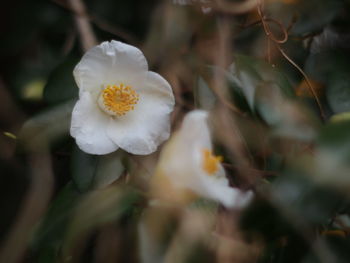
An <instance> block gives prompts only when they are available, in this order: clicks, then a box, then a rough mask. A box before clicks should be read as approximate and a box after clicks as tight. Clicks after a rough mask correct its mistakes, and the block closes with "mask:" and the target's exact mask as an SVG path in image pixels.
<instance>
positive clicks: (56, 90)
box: [44, 57, 79, 104]
mask: <svg viewBox="0 0 350 263" xmlns="http://www.w3.org/2000/svg"><path fill="white" fill-rule="evenodd" d="M78 61H79V60H78V59H77V58H72V57H68V58H67V59H66V60H65V61H64V62H63V63H61V64H60V65H59V66H57V67H56V68H55V69H54V70H53V71H52V73H51V75H50V76H49V78H48V80H47V83H46V86H45V89H44V99H45V101H46V102H47V103H49V104H57V103H61V102H64V101H67V100H71V99H76V98H77V97H78V87H77V85H76V84H75V81H74V78H73V69H74V67H75V66H76V64H77V63H78Z"/></svg>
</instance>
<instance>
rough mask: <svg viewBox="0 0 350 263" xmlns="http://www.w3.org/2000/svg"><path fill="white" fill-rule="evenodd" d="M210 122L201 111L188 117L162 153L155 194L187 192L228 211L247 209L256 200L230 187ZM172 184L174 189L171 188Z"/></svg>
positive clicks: (191, 113) (193, 112) (206, 114)
mask: <svg viewBox="0 0 350 263" xmlns="http://www.w3.org/2000/svg"><path fill="white" fill-rule="evenodd" d="M207 118H208V113H207V112H205V111H201V110H195V111H192V112H190V113H188V114H187V115H186V116H185V118H184V120H183V123H182V126H181V128H180V130H179V131H177V132H176V133H174V135H173V136H172V138H171V139H170V140H169V142H168V143H167V144H166V145H165V146H164V148H163V150H162V152H161V156H160V160H159V164H158V167H157V170H156V176H155V177H154V178H153V184H154V185H155V191H156V192H157V191H158V192H159V193H160V194H161V195H162V193H163V196H165V195H166V196H169V195H173V194H176V192H177V190H179V191H181V189H187V190H190V191H191V192H193V193H195V194H197V195H199V196H202V197H206V198H208V199H212V200H215V201H218V202H221V203H222V204H223V205H225V206H227V207H236V208H238V207H242V206H245V205H246V204H247V203H248V202H249V201H250V199H251V198H252V192H251V191H249V192H246V193H244V192H242V191H240V190H239V189H237V188H232V187H230V186H229V183H228V180H227V178H226V175H225V170H224V169H223V167H222V164H221V161H222V157H219V156H215V155H213V152H212V143H211V139H210V131H209V128H208V124H207ZM157 180H159V182H160V185H159V187H157ZM169 183H170V184H171V186H172V187H171V188H172V189H170V188H169V186H167V184H169ZM157 188H158V189H157ZM176 189H177V190H176ZM187 196H188V195H187ZM187 196H186V195H185V199H188V198H187ZM175 199H183V197H179V196H178V197H175Z"/></svg>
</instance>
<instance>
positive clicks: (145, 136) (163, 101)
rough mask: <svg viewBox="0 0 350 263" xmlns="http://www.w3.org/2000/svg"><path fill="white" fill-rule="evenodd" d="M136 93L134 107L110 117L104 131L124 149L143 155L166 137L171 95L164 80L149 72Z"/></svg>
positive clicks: (171, 105) (172, 100)
mask: <svg viewBox="0 0 350 263" xmlns="http://www.w3.org/2000/svg"><path fill="white" fill-rule="evenodd" d="M139 95H140V100H139V102H138V104H136V106H135V110H133V111H130V112H128V113H126V115H125V116H122V117H117V118H115V119H114V120H111V121H110V123H109V127H108V129H107V134H108V136H110V138H111V139H112V140H113V141H114V142H115V143H116V144H117V145H118V146H119V147H120V148H122V149H124V150H125V151H127V152H130V153H133V154H140V155H145V154H150V153H152V152H154V151H155V150H156V149H157V147H158V145H159V144H161V143H162V142H163V141H165V140H167V139H168V138H169V134H170V118H169V114H170V112H171V111H172V110H173V107H174V95H173V93H172V90H171V87H170V85H169V84H168V82H167V81H166V80H164V79H163V78H162V77H161V76H160V75H158V74H156V73H153V72H149V73H148V78H147V82H146V83H145V87H144V89H143V90H142V91H140V92H139Z"/></svg>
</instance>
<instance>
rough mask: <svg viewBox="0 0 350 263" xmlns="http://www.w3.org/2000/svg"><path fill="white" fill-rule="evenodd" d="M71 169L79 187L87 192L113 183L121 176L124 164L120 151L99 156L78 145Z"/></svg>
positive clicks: (74, 152)
mask: <svg viewBox="0 0 350 263" xmlns="http://www.w3.org/2000/svg"><path fill="white" fill-rule="evenodd" d="M71 170H72V177H73V181H74V183H75V184H76V186H77V188H78V189H79V190H80V191H82V192H85V191H88V190H91V189H98V188H103V187H105V186H107V185H109V184H111V183H112V182H114V181H115V180H117V179H118V178H119V177H120V176H121V174H122V173H123V171H124V166H123V164H122V161H121V155H120V153H119V152H115V153H111V154H107V155H103V156H97V155H91V154H87V153H84V152H83V151H81V150H80V149H79V148H78V147H76V148H75V149H74V151H73V155H72V164H71Z"/></svg>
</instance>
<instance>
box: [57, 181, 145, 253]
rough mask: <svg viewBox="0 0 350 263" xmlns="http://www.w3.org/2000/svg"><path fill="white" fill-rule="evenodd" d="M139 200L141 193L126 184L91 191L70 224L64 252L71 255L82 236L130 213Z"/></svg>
mask: <svg viewBox="0 0 350 263" xmlns="http://www.w3.org/2000/svg"><path fill="white" fill-rule="evenodd" d="M139 200H140V195H139V193H138V192H137V191H135V190H134V189H131V188H128V187H126V186H123V187H120V186H112V187H108V188H106V189H102V190H97V191H93V192H90V193H89V194H88V195H87V196H86V197H85V198H84V199H83V200H82V201H81V202H80V204H79V207H78V208H77V210H76V213H75V216H74V218H73V220H72V221H71V223H70V225H69V229H68V231H67V235H66V238H65V243H64V249H63V251H64V254H65V255H66V256H69V255H70V249H72V248H73V247H74V244H75V242H76V241H77V240H78V238H79V237H80V236H82V235H83V236H84V235H86V234H88V233H89V232H90V231H91V230H93V229H95V228H96V227H98V226H101V225H103V224H106V223H109V222H113V221H116V220H118V219H119V218H120V217H121V216H123V215H125V214H128V213H129V212H130V210H133V209H134V207H135V204H136V203H137V202H138V201H139Z"/></svg>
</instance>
